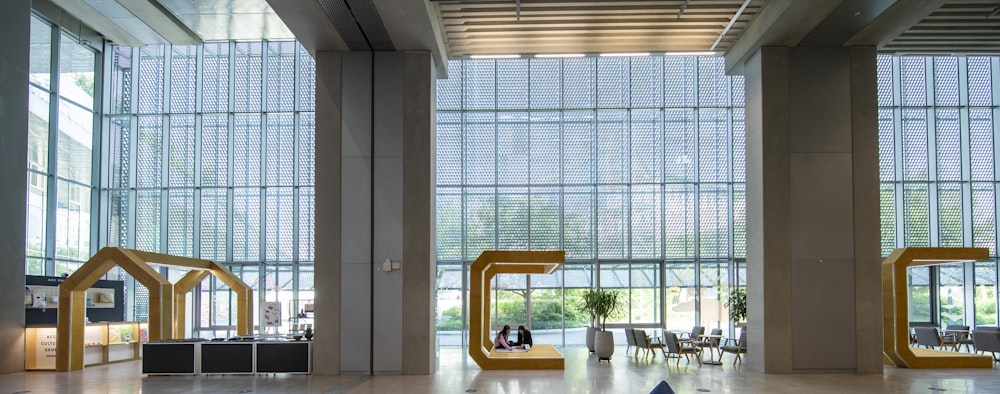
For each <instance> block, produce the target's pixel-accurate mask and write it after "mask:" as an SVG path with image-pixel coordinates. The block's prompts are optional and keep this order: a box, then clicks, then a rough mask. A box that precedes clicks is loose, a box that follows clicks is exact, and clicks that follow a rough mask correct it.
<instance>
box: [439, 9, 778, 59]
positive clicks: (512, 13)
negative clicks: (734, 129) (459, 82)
mask: <svg viewBox="0 0 1000 394" xmlns="http://www.w3.org/2000/svg"><path fill="white" fill-rule="evenodd" d="M432 1H433V0H432ZM743 3H744V1H743V0H698V1H689V2H686V1H682V0H679V1H652V0H633V1H590V0H573V1H570V0H521V1H520V18H519V19H518V16H517V14H518V11H517V2H516V1H514V0H496V1H474V0H465V1H450V0H441V1H433V4H434V5H435V9H436V11H437V13H438V17H439V18H440V20H441V23H442V26H443V28H444V32H445V36H446V41H447V46H448V49H449V51H450V53H449V55H450V56H451V57H452V58H459V57H462V56H466V55H474V54H533V53H607V52H634V51H642V52H688V51H709V50H712V45H713V44H714V43H715V41H716V39H717V38H718V37H719V35H720V34H722V32H723V30H724V29H725V28H726V25H727V24H729V21H730V19H732V18H733V17H734V16H735V15H736V13H737V11H738V10H739V9H740V7H741V6H742V5H743ZM685 4H686V6H685ZM764 4H765V0H751V1H750V4H749V5H748V6H747V8H746V10H744V11H743V13H742V14H741V15H740V17H739V18H738V19H737V20H736V22H735V23H734V24H733V26H732V27H731V28H730V29H729V31H728V32H726V34H725V36H724V37H723V39H722V40H721V41H720V42H719V44H718V45H717V47H716V48H715V49H714V50H715V51H725V50H726V49H728V48H729V45H731V44H732V43H733V42H734V41H735V40H736V39H737V38H738V37H739V35H740V33H742V31H743V29H744V28H746V26H747V25H748V24H749V23H750V22H751V21H752V20H753V18H754V17H755V16H757V14H758V13H759V12H760V10H761V8H762V7H763V6H764ZM682 6H685V8H684V11H683V14H681V7H682Z"/></svg>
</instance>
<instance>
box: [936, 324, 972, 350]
mask: <svg viewBox="0 0 1000 394" xmlns="http://www.w3.org/2000/svg"><path fill="white" fill-rule="evenodd" d="M944 330H945V331H952V332H951V333H950V334H951V335H944V336H942V337H941V341H942V342H943V343H944V344H945V345H952V346H953V347H954V348H955V351H958V348H959V347H960V346H962V345H965V350H969V346H972V337H970V336H969V326H962V325H958V324H949V325H947V326H945V328H944Z"/></svg>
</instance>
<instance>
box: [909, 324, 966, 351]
mask: <svg viewBox="0 0 1000 394" xmlns="http://www.w3.org/2000/svg"><path fill="white" fill-rule="evenodd" d="M913 332H914V334H915V335H916V337H917V346H923V347H925V348H928V349H934V348H943V347H946V346H950V347H951V348H952V350H956V351H957V350H958V349H957V348H956V345H957V344H956V343H955V341H954V339H953V338H952V339H950V340H946V339H945V338H946V337H949V336H950V335H943V334H941V332H940V331H938V329H937V327H914V328H913Z"/></svg>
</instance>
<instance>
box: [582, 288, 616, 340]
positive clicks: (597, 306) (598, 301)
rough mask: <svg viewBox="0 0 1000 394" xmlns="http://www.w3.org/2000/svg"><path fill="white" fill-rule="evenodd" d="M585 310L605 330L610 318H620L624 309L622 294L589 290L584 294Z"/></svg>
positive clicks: (612, 291)
mask: <svg viewBox="0 0 1000 394" xmlns="http://www.w3.org/2000/svg"><path fill="white" fill-rule="evenodd" d="M583 309H584V311H586V313H587V314H588V315H590V316H591V318H592V319H591V320H596V321H597V322H599V323H600V324H601V330H604V329H605V324H606V323H607V321H608V318H609V317H611V318H615V317H618V316H619V315H620V314H621V312H622V310H623V309H624V305H623V303H622V297H621V293H620V292H618V291H617V290H604V289H601V290H587V292H586V293H584V294H583Z"/></svg>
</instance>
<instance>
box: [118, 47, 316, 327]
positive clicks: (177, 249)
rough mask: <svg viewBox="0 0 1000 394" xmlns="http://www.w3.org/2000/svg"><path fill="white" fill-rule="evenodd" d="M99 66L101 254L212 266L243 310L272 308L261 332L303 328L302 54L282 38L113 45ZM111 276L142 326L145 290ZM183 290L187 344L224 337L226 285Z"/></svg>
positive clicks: (311, 85) (228, 302) (306, 108)
mask: <svg viewBox="0 0 1000 394" xmlns="http://www.w3.org/2000/svg"><path fill="white" fill-rule="evenodd" d="M104 60H105V65H106V70H107V71H106V73H107V75H108V76H109V77H108V78H107V79H108V81H107V82H106V84H105V89H106V90H107V91H108V92H109V94H108V98H107V100H106V108H107V111H106V115H105V116H104V118H103V127H104V130H105V132H104V136H105V138H104V140H103V144H104V145H103V148H104V153H103V155H104V160H103V166H102V167H101V201H100V203H101V208H102V209H101V212H102V215H101V217H100V234H101V237H102V239H101V244H103V245H109V246H122V247H128V248H136V249H142V250H148V251H153V252H160V253H168V254H174V255H180V256H187V257H196V258H203V259H208V260H213V261H217V262H220V263H223V264H225V265H226V266H228V267H229V268H230V270H231V271H232V272H233V273H234V274H236V275H237V276H238V277H240V278H242V279H243V281H244V282H246V283H247V284H248V285H250V286H251V287H253V289H254V290H255V291H256V293H255V295H256V297H255V300H254V302H255V305H259V303H260V302H263V301H268V302H280V303H281V308H282V321H283V323H282V325H281V326H280V327H273V328H271V327H268V328H267V330H268V331H269V332H276V331H277V332H286V331H288V330H295V329H298V327H299V326H300V324H302V323H311V320H309V318H310V317H311V308H310V307H309V306H311V305H312V299H313V280H312V272H313V269H312V264H313V260H314V257H313V250H314V247H313V246H314V238H313V223H314V217H313V212H314V187H313V185H314V184H315V181H314V156H315V155H314V149H313V145H314V130H315V109H314V92H315V62H314V61H313V59H312V57H311V56H310V55H309V54H308V52H306V51H305V50H304V49H303V48H302V47H301V46H300V45H299V44H298V43H297V42H294V41H252V42H243V41H231V42H207V43H205V44H204V45H201V46H169V45H153V46H146V47H142V48H128V47H118V46H112V47H110V48H109V49H108V51H107V54H106V55H105V59H104ZM164 272H165V273H167V274H168V275H170V274H173V272H168V271H166V270H165V271H164ZM117 275H118V276H119V277H120V278H123V279H125V280H127V282H128V286H129V289H130V292H134V296H135V304H134V306H133V307H132V308H129V314H130V315H129V318H134V319H138V320H142V319H145V317H146V316H145V314H146V309H145V308H146V304H145V303H146V301H145V289H144V288H143V287H142V286H141V285H139V286H135V285H136V283H135V282H134V281H132V280H131V279H130V278H128V277H127V275H125V274H124V273H123V272H118V273H117ZM171 276H172V277H171V278H170V279H172V280H176V279H177V278H178V277H179V276H178V275H171ZM195 293H196V294H195V297H194V299H193V300H192V302H190V303H189V304H191V305H194V306H195V311H194V312H195V313H194V316H195V318H194V319H193V326H194V328H195V335H196V336H197V335H201V336H206V337H212V336H217V335H218V336H225V335H231V334H232V331H233V330H234V329H235V324H234V321H235V311H234V310H233V309H235V305H236V301H235V298H233V297H229V296H226V294H228V288H227V287H226V286H225V285H224V284H223V283H221V282H220V281H218V280H215V279H214V278H209V279H206V280H205V281H204V282H203V283H202V285H201V286H200V288H198V289H196V292H195ZM307 310H308V312H310V313H304V312H306V311H307ZM300 312H302V313H300ZM260 315H261V314H260V313H259V309H258V312H256V313H255V324H256V322H259V316H260ZM303 315H304V317H303ZM300 320H301V321H300ZM286 321H287V322H288V323H284V322H286Z"/></svg>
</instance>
